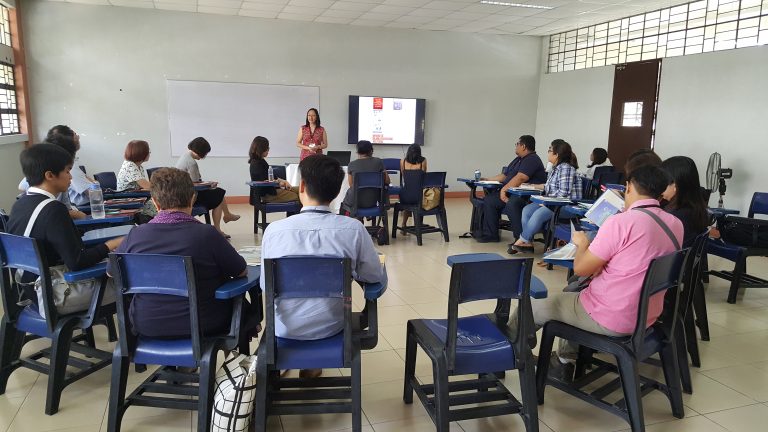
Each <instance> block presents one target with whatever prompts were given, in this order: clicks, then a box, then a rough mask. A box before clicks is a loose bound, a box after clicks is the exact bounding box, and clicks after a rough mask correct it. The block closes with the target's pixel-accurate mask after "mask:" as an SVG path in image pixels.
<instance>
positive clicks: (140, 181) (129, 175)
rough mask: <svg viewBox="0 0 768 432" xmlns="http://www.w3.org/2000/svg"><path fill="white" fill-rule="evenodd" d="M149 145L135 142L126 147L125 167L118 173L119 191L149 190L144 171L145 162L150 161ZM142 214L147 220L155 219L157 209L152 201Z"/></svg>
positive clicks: (138, 141)
mask: <svg viewBox="0 0 768 432" xmlns="http://www.w3.org/2000/svg"><path fill="white" fill-rule="evenodd" d="M150 153H152V152H151V151H149V143H148V142H146V141H142V140H133V141H131V142H129V143H128V145H127V146H125V154H124V155H123V157H124V158H125V160H124V161H123V165H122V166H121V167H120V171H119V172H118V173H117V190H119V191H124V190H132V189H143V190H149V186H150V183H149V180H148V179H147V171H146V170H145V169H144V167H143V164H144V162H146V161H148V160H149V154H150ZM141 214H142V215H144V216H146V217H147V218H150V219H151V218H153V217H154V216H155V215H156V214H157V208H156V207H155V205H154V204H153V203H152V200H147V202H146V203H145V204H144V207H143V208H142V209H141Z"/></svg>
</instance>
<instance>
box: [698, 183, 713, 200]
mask: <svg viewBox="0 0 768 432" xmlns="http://www.w3.org/2000/svg"><path fill="white" fill-rule="evenodd" d="M699 188H700V189H701V197H702V198H703V199H704V203H705V204H708V203H709V197H710V196H711V195H712V191H711V190H710V189H707V188H705V187H704V186H699Z"/></svg>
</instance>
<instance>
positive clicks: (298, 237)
mask: <svg viewBox="0 0 768 432" xmlns="http://www.w3.org/2000/svg"><path fill="white" fill-rule="evenodd" d="M299 170H301V183H300V184H299V198H300V199H301V203H302V205H303V206H304V207H303V208H302V210H301V213H299V214H297V215H294V216H291V217H289V218H286V219H282V220H279V221H276V222H272V223H271V224H270V225H269V226H268V227H267V229H266V231H265V232H264V239H263V240H262V242H261V257H262V258H263V259H269V258H280V257H285V256H298V255H300V256H308V255H313V256H343V257H346V258H350V259H351V260H352V277H353V278H354V279H355V280H357V281H361V282H371V283H376V282H381V283H385V282H386V280H387V274H386V271H385V270H384V269H383V268H382V266H381V264H380V261H379V256H378V254H377V253H376V249H374V247H373V241H372V240H371V237H370V235H368V232H367V231H366V230H365V227H364V226H363V224H362V223H360V222H359V221H358V220H356V219H352V218H348V217H344V216H339V215H335V214H333V213H331V210H330V208H329V205H330V203H331V201H333V199H334V198H335V197H336V195H338V194H339V190H340V189H341V182H342V181H343V180H344V171H343V170H342V169H341V165H339V162H338V161H336V160H335V159H332V158H330V157H328V156H323V155H317V156H310V157H307V158H305V159H304V160H302V161H301V163H300V164H299ZM265 280H266V277H265V275H264V266H262V267H261V287H262V289H264V288H265ZM343 316H344V311H343V303H342V300H341V299H315V298H313V299H285V300H280V299H278V300H277V302H276V304H275V335H276V336H278V337H283V338H290V339H299V340H315V339H324V338H327V337H331V336H333V335H335V334H337V333H339V332H340V331H342V329H343V325H344V323H343V321H342V317H343ZM319 374H320V371H304V372H303V373H302V376H308V377H311V376H318V375H319Z"/></svg>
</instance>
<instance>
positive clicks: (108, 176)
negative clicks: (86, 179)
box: [93, 171, 117, 190]
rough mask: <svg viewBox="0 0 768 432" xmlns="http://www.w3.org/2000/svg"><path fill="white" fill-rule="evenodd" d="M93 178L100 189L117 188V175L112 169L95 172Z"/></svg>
mask: <svg viewBox="0 0 768 432" xmlns="http://www.w3.org/2000/svg"><path fill="white" fill-rule="evenodd" d="M93 178H94V179H95V180H96V181H97V182H99V184H100V185H101V188H102V189H112V190H117V176H116V175H115V173H114V172H112V171H104V172H100V173H96V174H94V175H93Z"/></svg>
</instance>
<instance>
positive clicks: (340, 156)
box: [328, 151, 352, 166]
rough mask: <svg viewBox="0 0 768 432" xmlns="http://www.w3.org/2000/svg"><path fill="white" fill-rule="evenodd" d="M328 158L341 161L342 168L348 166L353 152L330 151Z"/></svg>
mask: <svg viewBox="0 0 768 432" xmlns="http://www.w3.org/2000/svg"><path fill="white" fill-rule="evenodd" d="M328 157H332V158H334V159H336V160H337V161H339V163H340V164H341V166H348V165H349V160H350V159H351V158H352V152H351V151H329V152H328Z"/></svg>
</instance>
